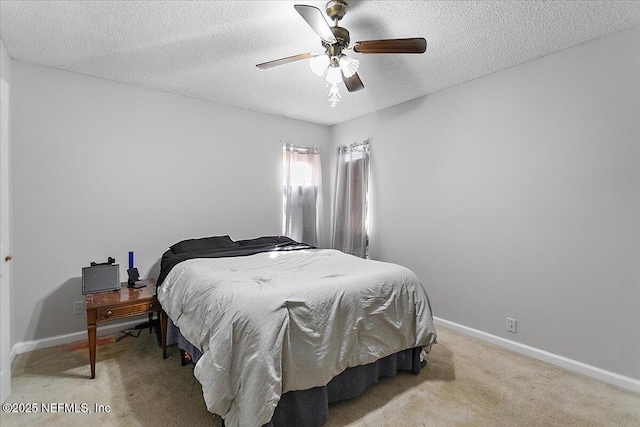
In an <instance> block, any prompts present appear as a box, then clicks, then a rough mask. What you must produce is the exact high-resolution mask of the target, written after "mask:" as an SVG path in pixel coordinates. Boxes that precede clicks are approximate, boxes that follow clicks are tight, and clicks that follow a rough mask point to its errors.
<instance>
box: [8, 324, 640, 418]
mask: <svg viewBox="0 0 640 427" xmlns="http://www.w3.org/2000/svg"><path fill="white" fill-rule="evenodd" d="M438 333H439V337H438V341H439V344H438V345H436V346H434V348H433V350H432V352H431V354H430V355H429V357H428V361H429V363H428V365H427V367H426V368H425V369H423V370H422V372H421V373H420V374H419V375H412V374H408V373H407V374H405V373H403V374H400V375H398V376H396V377H394V378H386V379H381V380H380V382H379V383H378V384H377V385H376V386H374V387H372V388H370V389H369V390H367V392H365V393H364V394H363V395H362V396H360V397H357V398H355V399H351V400H348V401H345V402H339V403H336V404H333V405H331V407H330V420H329V422H328V423H327V424H326V426H328V427H338V426H371V427H374V426H375V427H379V426H616V427H618V426H634V427H638V426H640V396H639V395H636V394H633V393H630V392H626V391H623V390H620V389H617V388H615V387H612V386H609V385H606V384H604V383H601V382H598V381H595V380H592V379H589V378H587V377H584V376H581V375H578V374H574V373H571V372H567V371H564V370H562V369H559V368H556V367H554V366H551V365H548V364H545V363H543V362H538V361H536V360H533V359H530V358H527V357H524V356H520V355H518V354H515V353H512V352H509V351H506V350H503V349H501V348H498V347H494V346H491V345H488V344H485V343H483V342H481V341H478V340H475V339H473V338H469V337H467V336H465V335H461V334H459V333H456V332H453V331H450V330H447V329H443V328H439V330H438ZM169 353H170V354H171V356H172V357H171V358H169V359H166V360H163V359H162V351H161V350H160V349H159V348H158V347H157V342H156V340H155V336H154V335H149V334H148V333H147V332H144V331H143V332H142V334H141V335H140V337H139V338H137V339H134V338H131V337H126V338H124V339H122V340H120V341H118V342H114V340H113V339H106V340H102V342H101V343H100V345H99V347H98V353H97V359H98V362H97V365H96V378H95V379H94V380H91V379H89V376H90V375H89V374H90V369H89V354H88V350H87V348H86V344H85V343H77V344H71V345H65V346H59V347H54V348H49V349H44V350H38V351H34V352H31V353H26V354H22V355H19V356H18V357H16V359H15V361H14V363H13V383H12V389H13V393H12V395H11V397H10V398H9V400H8V402H12V403H18V404H27V405H26V406H31V407H32V408H33V407H34V406H33V405H31V404H32V403H35V404H36V405H35V408H36V409H37V410H38V413H35V414H34V413H30V414H15V413H4V412H3V413H2V414H0V423H1V424H2V426H3V427H9V426H36V425H43V426H44V425H46V426H76V425H77V426H85V425H88V426H105V425H117V426H120V425H121V426H154V427H155V426H196V425H197V426H200V425H211V426H219V425H220V419H219V418H217V417H215V416H214V415H212V414H210V413H208V412H207V410H206V408H205V405H204V401H203V398H202V390H201V388H200V385H199V384H198V383H197V382H196V383H195V386H194V387H193V395H191V391H192V386H193V384H194V382H193V369H192V368H191V367H190V366H186V367H181V366H180V358H179V354H178V351H177V349H176V348H175V347H172V348H171V349H170V352H169ZM43 403H46V404H52V403H59V404H62V406H61V405H58V407H59V408H60V409H61V410H64V404H68V408H67V411H69V410H72V411H74V410H75V411H78V412H70V413H69V412H67V413H64V412H62V413H47V414H44V413H41V409H42V405H41V404H43ZM69 404H76V407H75V408H74V407H73V406H71V405H69ZM82 404H86V407H83V406H82ZM96 404H98V405H103V406H106V405H109V407H110V408H109V412H102V413H97V412H95V405H96ZM23 406H25V405H23ZM50 407H53V408H55V407H56V405H50ZM84 409H87V410H88V411H91V413H83V412H82V411H83V410H84Z"/></svg>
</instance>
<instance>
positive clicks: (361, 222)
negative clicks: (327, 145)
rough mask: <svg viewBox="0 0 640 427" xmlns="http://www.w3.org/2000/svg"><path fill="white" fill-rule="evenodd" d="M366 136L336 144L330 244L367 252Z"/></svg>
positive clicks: (356, 252)
mask: <svg viewBox="0 0 640 427" xmlns="http://www.w3.org/2000/svg"><path fill="white" fill-rule="evenodd" d="M370 142H371V141H370V140H366V141H364V142H362V143H357V144H351V145H345V146H341V147H338V161H337V170H336V191H335V203H334V212H333V236H332V246H333V248H334V249H339V250H341V251H342V252H345V253H348V254H352V255H356V256H359V257H362V258H367V257H368V256H369V217H368V213H369V212H368V204H369V157H370Z"/></svg>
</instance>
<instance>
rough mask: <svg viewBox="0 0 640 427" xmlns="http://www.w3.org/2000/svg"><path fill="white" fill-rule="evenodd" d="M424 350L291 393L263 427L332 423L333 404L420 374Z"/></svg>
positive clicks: (400, 354) (395, 356) (351, 370)
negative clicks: (383, 381)
mask: <svg viewBox="0 0 640 427" xmlns="http://www.w3.org/2000/svg"><path fill="white" fill-rule="evenodd" d="M421 351H422V349H421V348H419V347H417V348H410V349H407V350H404V351H401V352H398V353H395V354H392V355H390V356H387V357H384V358H382V359H379V360H377V361H375V362H373V363H369V364H368V365H362V366H355V367H353V368H347V369H346V370H345V371H343V372H342V373H341V374H339V375H337V376H336V377H334V378H333V379H332V380H331V381H329V384H327V385H326V386H324V387H314V388H311V389H309V390H297V391H290V392H287V393H285V394H283V395H282V397H280V402H278V406H277V407H276V411H275V413H274V414H273V418H272V419H271V422H269V423H267V424H265V425H264V426H263V427H284V426H296V427H316V426H321V425H323V424H325V423H326V422H327V421H328V420H329V404H330V403H333V402H338V401H340V400H345V399H350V398H352V397H356V396H359V395H360V394H362V393H363V392H364V391H365V390H366V389H367V388H369V387H371V386H372V385H374V384H376V383H377V382H378V378H382V377H393V376H395V375H396V373H397V372H398V371H411V372H413V373H414V374H417V373H419V372H420V352H421Z"/></svg>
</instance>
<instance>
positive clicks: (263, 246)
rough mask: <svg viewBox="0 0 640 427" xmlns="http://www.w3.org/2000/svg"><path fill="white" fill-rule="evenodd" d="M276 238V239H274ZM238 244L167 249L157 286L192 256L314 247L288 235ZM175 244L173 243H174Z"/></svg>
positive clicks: (210, 256)
mask: <svg viewBox="0 0 640 427" xmlns="http://www.w3.org/2000/svg"><path fill="white" fill-rule="evenodd" d="M276 239H277V240H276ZM237 243H238V246H233V247H224V248H198V249H197V250H193V251H188V252H181V253H175V252H174V251H173V249H169V250H168V251H166V252H165V253H164V254H163V255H162V260H161V261H160V275H159V276H158V280H157V286H160V285H162V282H163V281H164V279H165V278H166V277H167V274H169V272H170V271H171V269H172V268H173V267H175V266H176V265H178V264H179V263H181V262H182V261H186V260H189V259H194V258H222V257H236V256H248V255H255V254H257V253H260V252H270V251H292V250H300V249H316V248H315V247H314V246H310V245H307V244H305V243H299V242H296V241H294V240H291V239H289V238H288V237H282V236H276V237H274V238H271V237H261V238H258V239H251V240H240V241H238V242H237ZM174 246H175V245H174Z"/></svg>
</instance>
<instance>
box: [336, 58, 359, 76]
mask: <svg viewBox="0 0 640 427" xmlns="http://www.w3.org/2000/svg"><path fill="white" fill-rule="evenodd" d="M359 67H360V61H358V60H357V59H354V58H350V57H348V56H347V55H342V56H340V69H341V70H342V73H343V74H344V76H345V77H346V78H349V77H352V76H353V75H354V74H355V73H357V72H358V68H359Z"/></svg>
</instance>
